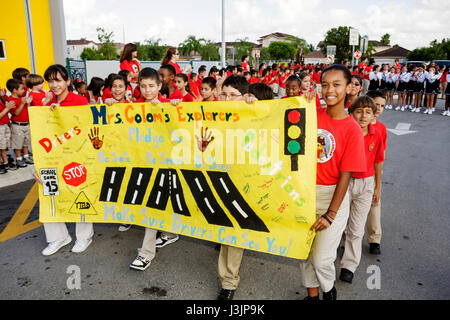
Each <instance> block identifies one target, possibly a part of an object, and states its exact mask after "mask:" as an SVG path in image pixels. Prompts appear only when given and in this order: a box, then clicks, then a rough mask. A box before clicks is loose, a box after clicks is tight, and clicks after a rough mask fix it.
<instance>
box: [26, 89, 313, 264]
mask: <svg viewBox="0 0 450 320" xmlns="http://www.w3.org/2000/svg"><path fill="white" fill-rule="evenodd" d="M29 113H30V119H31V121H30V123H31V135H32V147H33V154H34V159H35V167H36V172H37V174H38V175H39V176H40V178H41V180H42V182H43V183H42V185H40V187H39V204H40V214H39V220H40V221H41V222H80V221H84V222H94V223H96V222H99V223H123V224H133V225H138V226H144V227H149V228H155V229H158V230H164V231H167V232H171V233H177V234H180V235H184V236H188V237H194V238H198V239H204V240H208V241H213V242H217V243H221V244H228V245H231V246H236V247H241V248H244V249H249V250H255V251H259V252H264V253H269V254H274V255H280V256H285V257H291V258H296V259H306V258H307V256H308V253H309V250H310V247H311V243H312V240H313V237H314V233H313V232H310V231H309V228H310V227H311V225H312V224H313V223H314V222H315V212H316V204H315V201H316V192H315V187H316V155H317V146H316V145H317V123H316V111H315V105H314V102H312V103H308V102H307V101H306V100H305V99H304V98H289V99H281V100H271V101H257V102H255V103H254V104H247V103H246V102H243V101H239V102H191V103H180V104H179V105H178V106H173V105H171V104H169V103H163V104H158V105H151V104H150V103H134V104H116V105H113V106H105V105H92V106H77V107H56V108H55V110H54V111H51V110H50V109H49V108H47V107H32V108H30V109H29Z"/></svg>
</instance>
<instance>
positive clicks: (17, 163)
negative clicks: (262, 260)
mask: <svg viewBox="0 0 450 320" xmlns="http://www.w3.org/2000/svg"><path fill="white" fill-rule="evenodd" d="M16 165H17V167H19V168H25V167H26V166H27V164H26V163H25V161H23V160H16Z"/></svg>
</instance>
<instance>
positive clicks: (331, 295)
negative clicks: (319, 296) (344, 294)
mask: <svg viewBox="0 0 450 320" xmlns="http://www.w3.org/2000/svg"><path fill="white" fill-rule="evenodd" d="M336 298H337V291H336V288H335V287H333V289H331V290H330V291H328V292H324V293H323V300H328V301H334V300H336Z"/></svg>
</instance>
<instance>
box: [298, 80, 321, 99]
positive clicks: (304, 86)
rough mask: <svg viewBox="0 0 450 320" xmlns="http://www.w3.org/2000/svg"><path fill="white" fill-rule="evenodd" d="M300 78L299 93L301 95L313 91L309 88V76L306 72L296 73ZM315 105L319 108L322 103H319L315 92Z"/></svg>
mask: <svg viewBox="0 0 450 320" xmlns="http://www.w3.org/2000/svg"><path fill="white" fill-rule="evenodd" d="M298 77H299V79H300V94H299V96H302V95H304V94H306V93H308V92H313V91H314V90H313V89H312V88H311V76H310V75H309V73H308V72H300V74H299V75H298ZM316 107H318V108H321V107H322V104H321V103H320V98H319V95H318V94H317V93H316Z"/></svg>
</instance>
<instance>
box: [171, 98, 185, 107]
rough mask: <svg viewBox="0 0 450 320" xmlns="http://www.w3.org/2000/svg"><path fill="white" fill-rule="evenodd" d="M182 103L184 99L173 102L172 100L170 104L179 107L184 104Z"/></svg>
mask: <svg viewBox="0 0 450 320" xmlns="http://www.w3.org/2000/svg"><path fill="white" fill-rule="evenodd" d="M182 101H183V99H172V100H170V103H171V104H172V105H173V106H177V105H179V104H180V102H182Z"/></svg>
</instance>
